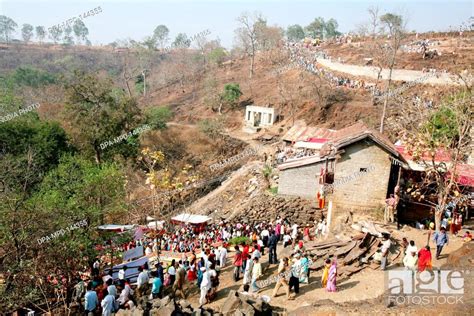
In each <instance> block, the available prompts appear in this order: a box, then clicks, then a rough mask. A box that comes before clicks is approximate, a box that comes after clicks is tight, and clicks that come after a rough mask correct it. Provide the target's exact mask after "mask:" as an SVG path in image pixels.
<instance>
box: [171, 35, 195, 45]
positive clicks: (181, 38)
mask: <svg viewBox="0 0 474 316" xmlns="http://www.w3.org/2000/svg"><path fill="white" fill-rule="evenodd" d="M172 45H173V46H174V47H176V48H189V46H191V41H190V40H189V39H188V36H187V35H186V33H178V35H176V38H175V39H174V41H173V44H172Z"/></svg>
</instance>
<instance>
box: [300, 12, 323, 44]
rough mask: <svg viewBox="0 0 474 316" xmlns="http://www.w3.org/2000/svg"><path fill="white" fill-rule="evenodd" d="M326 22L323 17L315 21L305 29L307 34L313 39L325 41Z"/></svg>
mask: <svg viewBox="0 0 474 316" xmlns="http://www.w3.org/2000/svg"><path fill="white" fill-rule="evenodd" d="M324 28H325V22H324V19H323V18H322V17H318V18H316V19H314V21H313V22H311V23H310V24H309V25H308V26H306V27H305V31H306V34H308V35H309V36H310V37H312V38H319V39H323V37H324Z"/></svg>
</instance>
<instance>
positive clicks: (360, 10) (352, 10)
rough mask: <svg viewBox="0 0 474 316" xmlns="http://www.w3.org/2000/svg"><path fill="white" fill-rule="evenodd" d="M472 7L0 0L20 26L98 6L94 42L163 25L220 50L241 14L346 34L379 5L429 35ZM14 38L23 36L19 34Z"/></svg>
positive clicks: (1, 9) (412, 2)
mask: <svg viewBox="0 0 474 316" xmlns="http://www.w3.org/2000/svg"><path fill="white" fill-rule="evenodd" d="M473 3H474V1H457V0H454V1H453V0H445V1H436V0H435V1H433V0H432V1H427V0H426V1H425V0H406V1H401V0H399V1H397V0H382V1H356V0H344V1H339V0H332V1H319V0H299V1H298V0H296V1H295V0H273V1H270V0H253V1H251V0H207V1H202V0H128V1H119V0H102V1H95V0H82V1H77V0H59V1H57V0H51V1H49V0H46V1H45V0H0V15H6V16H9V17H11V18H12V19H13V20H15V22H16V23H17V24H18V25H19V26H20V27H21V25H22V24H23V23H29V24H32V25H34V26H36V25H43V26H45V27H46V28H48V27H51V26H53V25H56V24H58V23H62V22H64V21H66V20H68V19H70V18H72V17H77V16H78V15H79V14H82V13H84V12H87V11H89V10H91V9H94V8H96V7H97V6H100V7H101V8H102V13H99V14H97V15H95V16H89V17H87V18H85V19H84V23H85V24H86V26H87V27H88V28H89V39H90V40H91V42H92V43H93V44H99V43H104V44H107V43H110V42H113V41H114V40H116V39H124V38H133V39H135V40H142V39H143V38H144V37H145V36H147V35H150V34H151V33H152V32H153V30H154V28H155V27H156V26H157V25H159V24H165V25H166V26H168V28H169V29H170V32H171V36H170V37H171V38H174V36H175V35H176V34H177V33H179V32H185V33H187V34H188V36H192V35H193V34H196V33H199V32H202V31H204V30H206V29H209V30H210V31H211V34H210V35H209V36H208V38H209V39H214V38H220V39H221V42H222V44H223V45H224V46H226V47H230V46H231V45H232V44H233V41H234V30H235V29H236V28H237V27H238V23H237V22H236V17H237V16H238V15H240V13H241V12H243V11H249V12H253V11H259V12H261V13H262V14H263V15H264V16H265V17H266V18H267V21H268V24H270V25H274V24H278V25H280V26H282V27H284V28H286V27H287V26H288V25H292V24H300V25H302V26H305V25H307V24H309V23H310V22H311V21H312V20H313V19H314V18H315V17H318V16H322V17H323V18H325V19H329V18H335V19H336V20H337V21H338V22H339V30H340V31H342V32H347V31H350V30H354V29H355V27H356V25H357V24H359V23H361V22H364V21H366V20H367V11H366V10H367V8H368V7H369V6H371V5H377V6H378V7H379V8H380V9H381V10H382V11H383V12H395V13H402V14H403V15H404V16H407V17H408V29H409V30H417V31H427V30H447V29H448V28H449V27H450V26H452V27H455V26H459V25H461V24H462V23H463V22H466V21H467V20H468V19H469V17H470V16H473V15H474V13H473V11H474V9H473ZM20 27H19V29H20ZM16 37H17V38H21V35H20V32H17V34H16Z"/></svg>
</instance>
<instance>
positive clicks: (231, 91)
mask: <svg viewBox="0 0 474 316" xmlns="http://www.w3.org/2000/svg"><path fill="white" fill-rule="evenodd" d="M241 95H242V91H240V86H239V84H238V83H229V84H226V85H225V86H224V92H222V93H221V95H220V102H219V108H218V112H219V114H222V106H224V105H227V106H230V107H234V106H235V105H236V104H237V101H238V100H239V98H240V96H241Z"/></svg>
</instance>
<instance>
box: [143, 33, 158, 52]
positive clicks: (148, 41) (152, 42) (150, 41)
mask: <svg viewBox="0 0 474 316" xmlns="http://www.w3.org/2000/svg"><path fill="white" fill-rule="evenodd" d="M142 44H143V46H145V47H146V48H148V49H154V48H155V47H156V39H155V38H154V37H153V36H148V37H146V38H145V39H144V40H143V42H142Z"/></svg>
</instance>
